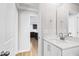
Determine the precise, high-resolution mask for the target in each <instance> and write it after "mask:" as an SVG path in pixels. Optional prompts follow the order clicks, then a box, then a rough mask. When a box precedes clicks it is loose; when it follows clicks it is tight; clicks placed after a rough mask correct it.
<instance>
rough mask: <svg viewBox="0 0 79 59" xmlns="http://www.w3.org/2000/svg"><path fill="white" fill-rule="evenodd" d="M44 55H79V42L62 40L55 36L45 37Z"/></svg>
mask: <svg viewBox="0 0 79 59" xmlns="http://www.w3.org/2000/svg"><path fill="white" fill-rule="evenodd" d="M43 55H44V56H79V43H78V42H74V41H70V40H60V39H59V38H53V36H51V37H49V36H45V37H44V38H43Z"/></svg>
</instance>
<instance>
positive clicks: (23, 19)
mask: <svg viewBox="0 0 79 59" xmlns="http://www.w3.org/2000/svg"><path fill="white" fill-rule="evenodd" d="M34 15H37V14H35V13H33V12H29V11H22V10H21V11H19V51H20V52H22V51H30V50H31V45H30V21H31V20H30V16H34Z"/></svg>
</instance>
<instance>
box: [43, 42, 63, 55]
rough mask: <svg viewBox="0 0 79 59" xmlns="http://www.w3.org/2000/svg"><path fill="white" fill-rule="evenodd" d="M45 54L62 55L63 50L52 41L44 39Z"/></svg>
mask: <svg viewBox="0 0 79 59" xmlns="http://www.w3.org/2000/svg"><path fill="white" fill-rule="evenodd" d="M44 56H61V50H60V49H59V48H57V47H56V46H54V45H52V44H51V43H50V42H47V41H44Z"/></svg>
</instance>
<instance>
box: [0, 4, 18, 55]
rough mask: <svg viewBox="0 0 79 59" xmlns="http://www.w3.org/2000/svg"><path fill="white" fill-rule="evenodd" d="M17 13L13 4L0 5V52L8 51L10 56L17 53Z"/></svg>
mask: <svg viewBox="0 0 79 59" xmlns="http://www.w3.org/2000/svg"><path fill="white" fill-rule="evenodd" d="M17 26H18V12H17V10H16V6H15V4H12V3H10V4H8V3H3V4H0V52H1V51H3V50H4V51H7V50H9V51H10V55H15V53H16V52H17V39H18V27H17Z"/></svg>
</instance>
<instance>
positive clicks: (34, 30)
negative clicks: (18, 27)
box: [30, 16, 40, 32]
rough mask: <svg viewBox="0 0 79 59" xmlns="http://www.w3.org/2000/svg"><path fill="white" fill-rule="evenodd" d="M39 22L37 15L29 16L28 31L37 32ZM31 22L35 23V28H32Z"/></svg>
mask: <svg viewBox="0 0 79 59" xmlns="http://www.w3.org/2000/svg"><path fill="white" fill-rule="evenodd" d="M39 23H40V21H39V17H38V16H30V31H31V32H38V26H39ZM33 24H37V29H33Z"/></svg>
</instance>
